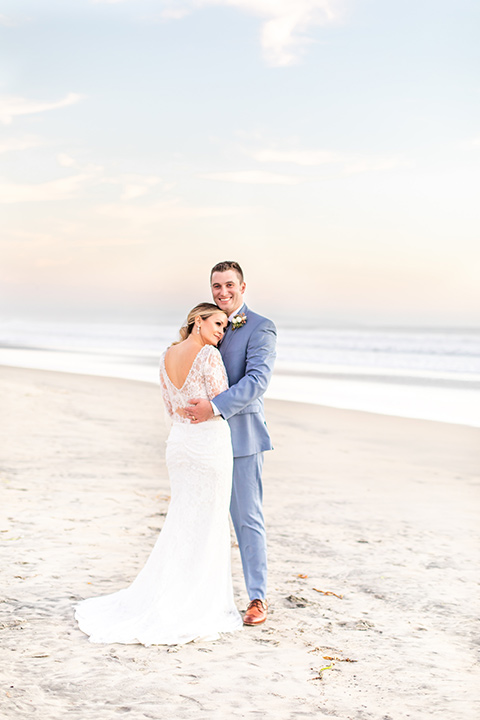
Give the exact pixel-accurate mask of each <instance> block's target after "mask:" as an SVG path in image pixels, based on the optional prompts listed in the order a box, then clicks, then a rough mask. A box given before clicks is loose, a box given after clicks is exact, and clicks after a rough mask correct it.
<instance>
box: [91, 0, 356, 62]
mask: <svg viewBox="0 0 480 720" xmlns="http://www.w3.org/2000/svg"><path fill="white" fill-rule="evenodd" d="M91 1H92V2H94V3H107V4H116V3H118V2H122V1H123V0H91ZM161 2H162V5H163V6H164V10H163V11H162V17H163V18H164V19H175V20H178V19H181V18H182V17H184V16H185V15H188V14H189V13H191V12H192V11H194V10H196V9H197V8H201V7H206V6H216V7H233V8H237V9H238V10H240V11H242V12H245V13H247V14H249V15H254V16H255V17H258V18H260V19H261V20H262V21H263V25H262V29H261V34H260V37H261V44H262V48H263V53H264V57H265V60H266V62H267V64H268V65H270V66H272V67H285V66H288V65H294V64H296V63H298V62H299V60H300V58H301V56H302V54H303V53H304V50H305V47H306V46H307V45H308V44H310V43H311V42H312V39H311V38H310V37H308V35H307V34H306V33H307V32H308V31H309V30H310V29H311V28H313V27H316V26H322V25H326V24H328V23H332V22H334V21H337V20H338V19H339V18H340V16H341V14H342V13H341V6H342V0H161Z"/></svg>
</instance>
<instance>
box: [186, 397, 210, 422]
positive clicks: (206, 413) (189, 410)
mask: <svg viewBox="0 0 480 720" xmlns="http://www.w3.org/2000/svg"><path fill="white" fill-rule="evenodd" d="M185 417H187V418H188V419H189V420H191V422H192V424H193V425H195V424H197V423H201V422H205V421H206V420H210V419H211V418H212V417H213V408H212V403H211V402H210V400H205V399H204V398H192V399H191V400H189V401H188V406H187V407H186V408H185Z"/></svg>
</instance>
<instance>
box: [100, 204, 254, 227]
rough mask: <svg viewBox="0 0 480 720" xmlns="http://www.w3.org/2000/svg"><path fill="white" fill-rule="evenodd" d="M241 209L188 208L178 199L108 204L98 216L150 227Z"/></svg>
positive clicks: (221, 214)
mask: <svg viewBox="0 0 480 720" xmlns="http://www.w3.org/2000/svg"><path fill="white" fill-rule="evenodd" d="M244 210H245V208H242V207H228V206H225V207H220V206H204V207H189V206H186V205H182V203H181V202H180V201H179V200H178V199H170V200H164V201H161V202H157V203H153V204H151V205H132V204H129V205H127V204H109V205H104V206H103V207H101V208H99V210H98V212H99V214H100V215H103V216H106V217H110V218H113V219H116V220H122V221H124V222H129V223H132V224H135V225H151V224H155V223H158V222H162V221H165V220H189V219H199V218H210V217H225V216H230V215H235V214H238V213H242V212H244Z"/></svg>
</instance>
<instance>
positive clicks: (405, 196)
mask: <svg viewBox="0 0 480 720" xmlns="http://www.w3.org/2000/svg"><path fill="white" fill-rule="evenodd" d="M479 20H480V5H479V3H478V2H476V0H68V2H65V0H2V2H0V223H1V237H0V317H1V318H4V319H5V318H34V319H35V318H37V319H56V318H58V319H63V320H65V319H67V320H68V319H71V320H72V321H74V320H79V319H82V320H95V319H101V320H105V319H107V320H108V319H112V320H116V321H121V320H122V319H125V320H129V321H130V320H136V319H138V320H153V321H155V320H156V319H158V320H162V321H166V320H169V319H170V318H177V317H179V316H180V317H183V316H184V315H185V314H186V312H187V310H188V309H189V308H190V307H192V306H193V305H195V304H196V303H197V302H199V301H202V300H206V299H209V271H210V268H211V267H212V265H214V264H215V263H217V262H219V261H221V260H237V261H238V262H240V264H241V265H242V266H243V268H244V271H245V276H246V281H247V294H246V298H247V302H248V303H249V305H250V306H251V307H253V308H254V309H256V310H257V311H259V312H262V313H264V314H268V315H270V316H272V317H274V318H277V319H284V320H285V321H287V320H288V321H289V322H293V323H298V324H304V323H311V322H315V323H317V324H320V325H322V324H326V325H336V324H337V325H345V324H346V325H349V324H352V325H356V324H379V325H385V324H387V325H412V324H413V325H440V326H479V325H480V282H479V280H478V276H479V267H480V238H479V215H480V203H479V201H478V195H479V187H480V183H479V166H480V118H479V106H480V72H479V68H480V62H479V61H480V57H479V56H480V43H479V42H478V28H479Z"/></svg>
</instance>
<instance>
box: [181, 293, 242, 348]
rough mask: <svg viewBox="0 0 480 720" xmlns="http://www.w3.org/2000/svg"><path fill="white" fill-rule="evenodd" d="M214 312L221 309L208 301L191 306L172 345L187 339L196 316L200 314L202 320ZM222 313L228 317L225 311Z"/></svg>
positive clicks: (220, 311)
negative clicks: (178, 337)
mask: <svg viewBox="0 0 480 720" xmlns="http://www.w3.org/2000/svg"><path fill="white" fill-rule="evenodd" d="M215 313H223V310H220V308H219V307H217V305H214V304H213V303H208V302H204V303H199V304H198V305H195V307H194V308H192V309H191V310H190V312H189V313H188V315H187V320H186V322H185V324H184V325H182V327H181V328H180V340H177V342H174V343H172V345H178V343H181V342H183V340H186V339H187V337H188V336H189V335H190V333H191V332H192V330H193V328H194V326H195V318H196V317H198V316H200V317H201V318H202V320H206V319H207V318H208V317H210V315H215ZM224 315H225V317H228V315H227V313H224Z"/></svg>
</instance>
